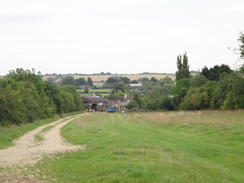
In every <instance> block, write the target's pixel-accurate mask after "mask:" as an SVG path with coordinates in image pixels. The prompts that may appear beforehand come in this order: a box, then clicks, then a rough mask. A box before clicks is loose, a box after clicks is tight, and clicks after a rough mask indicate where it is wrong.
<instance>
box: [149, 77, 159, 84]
mask: <svg viewBox="0 0 244 183" xmlns="http://www.w3.org/2000/svg"><path fill="white" fill-rule="evenodd" d="M150 81H152V82H154V83H157V81H158V80H157V79H156V78H155V77H152V78H151V79H150Z"/></svg>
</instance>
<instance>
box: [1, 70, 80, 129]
mask: <svg viewBox="0 0 244 183" xmlns="http://www.w3.org/2000/svg"><path fill="white" fill-rule="evenodd" d="M81 109H82V103H81V100H80V97H79V94H78V93H77V92H76V87H74V86H72V85H65V86H61V85H57V84H53V83H50V82H47V81H43V80H42V76H41V75H40V73H36V72H35V70H34V69H32V70H24V69H22V68H18V69H16V71H10V72H9V74H8V75H7V76H6V78H2V79H0V124H8V123H15V124H20V123H23V122H33V121H34V120H36V119H44V118H49V117H52V116H54V115H55V114H59V115H61V114H63V113H68V112H73V111H79V110H81Z"/></svg>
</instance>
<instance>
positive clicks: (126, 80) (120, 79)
mask: <svg viewBox="0 0 244 183" xmlns="http://www.w3.org/2000/svg"><path fill="white" fill-rule="evenodd" d="M119 82H123V83H124V84H129V83H130V79H129V78H128V77H122V76H111V77H109V78H108V79H107V81H106V83H109V84H116V83H119Z"/></svg>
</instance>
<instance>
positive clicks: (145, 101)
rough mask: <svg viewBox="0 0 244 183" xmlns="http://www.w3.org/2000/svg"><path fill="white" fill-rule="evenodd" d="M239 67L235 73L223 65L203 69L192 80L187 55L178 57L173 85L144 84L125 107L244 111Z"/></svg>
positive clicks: (164, 81) (169, 82) (167, 81)
mask: <svg viewBox="0 0 244 183" xmlns="http://www.w3.org/2000/svg"><path fill="white" fill-rule="evenodd" d="M242 36H243V35H242ZM242 53H244V52H242ZM182 58H183V60H182ZM241 58H242V59H243V55H241ZM243 67H244V66H243V65H242V67H241V68H240V69H239V71H232V70H231V69H230V67H229V66H228V65H224V64H222V65H221V66H218V65H215V66H214V67H213V68H209V69H208V68H207V67H204V68H203V69H202V70H201V72H199V73H198V74H197V75H196V76H195V77H193V76H191V75H190V72H189V65H188V57H187V54H186V53H185V54H184V55H183V56H181V55H179V56H178V57H177V68H178V71H177V72H176V84H174V82H173V81H172V80H171V79H170V78H164V79H161V80H159V81H156V82H152V81H144V82H143V86H142V87H141V93H134V99H133V100H132V101H131V102H130V103H129V105H128V106H127V107H128V108H129V109H130V108H133V107H140V108H142V109H144V110H203V109H244V78H243V74H244V72H243V70H244V69H243Z"/></svg>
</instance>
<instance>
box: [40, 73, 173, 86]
mask: <svg viewBox="0 0 244 183" xmlns="http://www.w3.org/2000/svg"><path fill="white" fill-rule="evenodd" d="M73 76H74V78H75V79H78V78H85V79H86V80H87V78H88V77H90V78H91V79H92V81H93V83H94V84H95V85H103V82H105V81H106V80H107V79H108V78H109V77H111V76H122V77H128V78H130V80H131V81H132V80H138V79H140V78H144V77H146V78H148V79H151V78H152V77H155V78H156V79H162V78H164V77H166V76H168V77H170V78H172V79H173V80H175V74H124V75H73ZM55 77H56V76H46V75H44V76H43V79H44V80H47V79H48V78H55Z"/></svg>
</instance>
